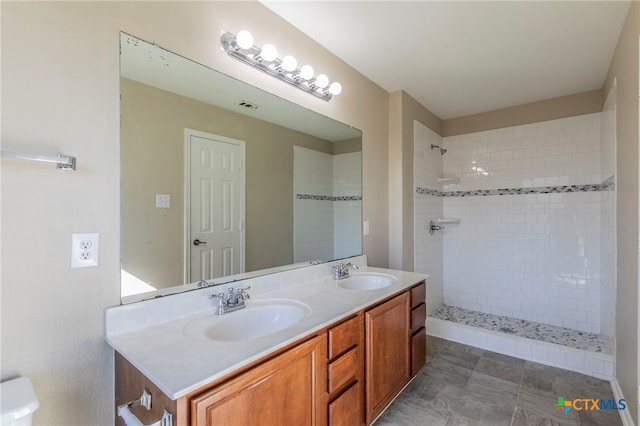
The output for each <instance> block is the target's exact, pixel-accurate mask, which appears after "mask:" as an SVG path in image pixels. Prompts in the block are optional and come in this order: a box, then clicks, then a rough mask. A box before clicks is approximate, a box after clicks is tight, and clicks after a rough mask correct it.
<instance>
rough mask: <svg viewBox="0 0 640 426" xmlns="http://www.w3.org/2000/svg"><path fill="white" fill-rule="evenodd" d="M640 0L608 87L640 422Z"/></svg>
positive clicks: (622, 335) (620, 356)
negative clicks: (612, 94) (613, 97)
mask: <svg viewBox="0 0 640 426" xmlns="http://www.w3.org/2000/svg"><path fill="white" fill-rule="evenodd" d="M639 41H640V2H638V1H633V2H631V8H630V10H629V14H628V15H627V19H626V21H625V24H624V27H623V29H622V32H621V34H620V39H619V40H618V45H617V47H616V51H615V54H614V56H613V60H612V62H611V67H610V68H609V74H608V76H607V82H606V84H605V87H604V93H608V92H609V89H610V88H611V86H612V85H613V82H614V80H615V81H616V86H617V90H616V93H617V104H616V126H617V129H616V139H617V140H616V159H617V181H616V222H617V233H616V234H617V235H616V237H617V255H618V266H617V281H618V283H617V285H618V288H617V302H616V377H617V378H618V382H619V383H620V387H621V388H622V392H623V393H624V396H625V398H626V400H627V404H628V407H629V411H630V412H631V413H632V415H633V417H634V421H635V422H636V423H638V420H639V419H640V414H639V413H638V386H639V385H640V376H639V374H640V371H639V366H638V363H639V362H640V360H639V355H640V351H639V344H640V340H639V339H638V332H639V326H638V322H639V321H640V316H639V315H638V303H639V301H640V300H639V294H638V279H639V274H638V247H639V242H638V238H639V234H638V231H639V229H640V228H639V224H638V220H639V218H640V215H639V213H640V210H639V207H638V202H639V201H640V197H639V196H638V194H639V192H640V186H639V179H640V165H639V161H640V157H639V156H640V150H639V145H640V137H639V128H638V126H639V116H640V109H639V105H638V104H639V102H640V97H639V95H640V88H639V79H640V69H639V65H638V64H639V62H640V52H639V51H640V44H639Z"/></svg>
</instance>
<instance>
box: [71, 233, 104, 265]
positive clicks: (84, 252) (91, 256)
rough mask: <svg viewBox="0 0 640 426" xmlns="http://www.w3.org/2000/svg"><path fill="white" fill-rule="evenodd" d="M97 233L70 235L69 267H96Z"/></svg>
mask: <svg viewBox="0 0 640 426" xmlns="http://www.w3.org/2000/svg"><path fill="white" fill-rule="evenodd" d="M98 235H99V234H98V233H95V232H93V233H73V234H71V267H72V268H86V267H89V266H98V259H99V257H98V254H99V253H98V248H99V244H98V242H99V237H98Z"/></svg>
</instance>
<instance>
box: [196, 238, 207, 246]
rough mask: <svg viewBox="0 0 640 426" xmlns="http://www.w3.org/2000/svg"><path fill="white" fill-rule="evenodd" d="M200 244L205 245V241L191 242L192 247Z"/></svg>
mask: <svg viewBox="0 0 640 426" xmlns="http://www.w3.org/2000/svg"><path fill="white" fill-rule="evenodd" d="M200 244H207V242H206V241H200V240H199V239H197V238H196V239H195V240H193V245H194V246H199V245H200Z"/></svg>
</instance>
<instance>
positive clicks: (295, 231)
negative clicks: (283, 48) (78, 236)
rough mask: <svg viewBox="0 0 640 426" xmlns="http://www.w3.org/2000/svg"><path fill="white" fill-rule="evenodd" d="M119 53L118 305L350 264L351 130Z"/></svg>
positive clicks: (355, 229)
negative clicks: (204, 284)
mask: <svg viewBox="0 0 640 426" xmlns="http://www.w3.org/2000/svg"><path fill="white" fill-rule="evenodd" d="M120 46H121V67H120V68H121V79H120V80H121V81H120V92H121V93H120V94H121V148H120V152H121V215H122V243H121V247H122V292H121V295H122V302H123V303H128V302H132V301H138V300H144V299H147V298H151V297H157V296H158V295H167V294H172V293H176V292H181V291H185V290H189V289H194V288H198V287H197V285H196V283H197V282H198V281H200V280H204V281H206V282H207V283H208V284H209V285H216V284H223V283H227V282H229V281H235V280H240V279H245V278H247V277H252V276H257V275H262V274H267V273H272V272H275V271H279V270H283V269H289V268H296V267H304V266H308V265H310V264H313V263H317V262H325V261H330V260H335V259H342V258H346V257H350V256H355V255H359V254H362V232H361V229H362V225H361V224H362V196H361V195H362V179H361V175H362V173H361V170H362V138H361V132H360V131H359V130H357V129H354V128H353V127H351V126H348V125H345V124H343V123H339V122H337V121H335V120H332V119H330V118H327V117H325V116H322V115H320V114H318V113H316V112H313V111H311V110H308V109H306V108H303V107H300V106H299V105H295V104H293V103H291V102H289V101H286V100H283V99H281V98H278V97H277V96H274V95H273V94H270V93H267V92H264V91H262V90H260V89H257V88H255V87H252V86H250V85H248V84H246V83H244V82H241V81H238V80H236V79H234V78H231V77H229V76H227V75H224V74H221V73H219V72H217V71H215V70H212V69H210V68H207V67H205V66H203V65H200V64H198V63H195V62H193V61H191V60H189V59H186V58H184V57H182V56H180V55H178V54H175V53H172V52H169V51H167V50H165V49H163V48H161V47H159V46H157V45H155V44H152V43H148V42H145V41H143V40H140V39H138V38H136V37H133V36H131V35H128V34H125V33H121V39H120ZM229 60H232V59H229ZM283 84H284V83H283Z"/></svg>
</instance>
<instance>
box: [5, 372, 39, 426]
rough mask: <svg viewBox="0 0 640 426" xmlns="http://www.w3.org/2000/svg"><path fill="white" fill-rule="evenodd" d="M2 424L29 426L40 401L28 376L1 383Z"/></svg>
mask: <svg viewBox="0 0 640 426" xmlns="http://www.w3.org/2000/svg"><path fill="white" fill-rule="evenodd" d="M0 398H1V401H0V414H2V421H1V424H2V426H18V425H20V426H29V425H31V419H32V416H33V412H34V411H36V410H37V409H38V407H39V406H40V403H39V402H38V397H37V396H36V392H35V390H34V389H33V385H32V384H31V380H29V378H28V377H18V378H17V379H13V380H7V381H6V382H2V383H0Z"/></svg>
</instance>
